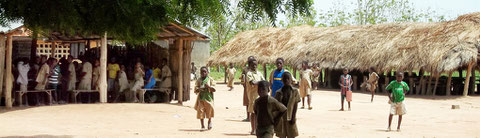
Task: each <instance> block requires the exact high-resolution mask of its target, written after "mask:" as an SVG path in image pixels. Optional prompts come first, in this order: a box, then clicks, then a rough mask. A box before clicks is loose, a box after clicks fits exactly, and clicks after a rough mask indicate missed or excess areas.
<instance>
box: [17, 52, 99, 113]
mask: <svg viewBox="0 0 480 138" xmlns="http://www.w3.org/2000/svg"><path fill="white" fill-rule="evenodd" d="M80 60H81V61H82V64H78V62H73V57H72V56H69V57H68V59H67V58H62V59H60V61H58V60H57V59H55V58H48V59H47V57H46V56H41V57H37V58H36V59H35V60H34V62H32V63H30V62H29V61H28V58H21V59H20V60H19V61H18V62H17V66H16V70H15V71H16V72H15V73H14V74H16V76H17V78H16V83H17V86H18V90H19V91H27V90H28V86H29V85H31V86H32V87H33V88H34V89H35V90H45V89H53V90H55V91H54V93H53V97H54V101H53V102H55V103H59V104H64V103H67V102H68V101H69V98H70V96H69V94H68V92H70V91H72V90H77V89H78V90H90V89H92V88H95V87H97V86H98V85H96V84H97V82H98V78H99V72H98V71H99V69H98V66H99V61H98V60H89V59H88V58H80ZM91 61H93V62H94V65H92V64H91V63H90V62H91ZM77 72H78V74H77ZM32 77H33V78H34V79H33V84H29V78H32ZM92 84H93V85H92ZM35 99H36V101H35V102H36V104H37V105H43V104H44V99H45V97H44V96H43V95H39V94H37V95H36V98H35ZM20 104H23V103H20Z"/></svg>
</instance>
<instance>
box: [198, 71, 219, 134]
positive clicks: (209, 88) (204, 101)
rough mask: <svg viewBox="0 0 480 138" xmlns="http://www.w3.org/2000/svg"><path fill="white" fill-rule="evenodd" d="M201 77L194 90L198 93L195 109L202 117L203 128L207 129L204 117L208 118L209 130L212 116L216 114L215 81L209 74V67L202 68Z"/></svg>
mask: <svg viewBox="0 0 480 138" xmlns="http://www.w3.org/2000/svg"><path fill="white" fill-rule="evenodd" d="M200 75H201V78H200V79H197V81H196V82H195V89H194V92H195V94H197V101H196V102H195V106H194V108H195V110H197V119H200V124H201V125H202V130H205V125H204V124H203V119H204V118H208V130H210V129H212V118H213V116H214V109H213V99H214V98H213V92H215V91H216V90H215V88H213V86H215V82H214V80H213V78H211V77H210V76H208V69H207V67H201V68H200Z"/></svg>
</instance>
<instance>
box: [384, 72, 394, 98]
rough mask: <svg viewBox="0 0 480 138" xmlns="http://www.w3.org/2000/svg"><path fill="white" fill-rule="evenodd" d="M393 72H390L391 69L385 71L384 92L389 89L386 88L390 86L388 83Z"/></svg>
mask: <svg viewBox="0 0 480 138" xmlns="http://www.w3.org/2000/svg"><path fill="white" fill-rule="evenodd" d="M391 74H392V73H391V72H390V70H389V71H387V72H385V83H383V93H386V92H387V90H386V89H385V88H386V87H387V86H388V84H390V75H391Z"/></svg>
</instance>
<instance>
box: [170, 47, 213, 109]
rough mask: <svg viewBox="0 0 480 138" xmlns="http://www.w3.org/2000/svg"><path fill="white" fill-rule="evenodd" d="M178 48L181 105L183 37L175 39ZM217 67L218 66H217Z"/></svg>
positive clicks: (181, 100)
mask: <svg viewBox="0 0 480 138" xmlns="http://www.w3.org/2000/svg"><path fill="white" fill-rule="evenodd" d="M177 41H178V42H177V48H178V71H177V72H178V76H177V78H178V79H177V81H178V85H177V86H178V88H177V89H178V104H180V105H183V39H177ZM217 67H218V66H217Z"/></svg>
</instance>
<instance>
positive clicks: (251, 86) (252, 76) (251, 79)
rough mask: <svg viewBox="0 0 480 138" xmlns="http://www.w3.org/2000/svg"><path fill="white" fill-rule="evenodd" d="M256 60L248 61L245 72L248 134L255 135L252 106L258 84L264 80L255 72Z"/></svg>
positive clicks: (260, 74) (256, 94) (256, 95)
mask: <svg viewBox="0 0 480 138" xmlns="http://www.w3.org/2000/svg"><path fill="white" fill-rule="evenodd" d="M257 65H258V63H257V60H256V59H251V60H249V61H248V68H249V70H248V72H247V97H248V113H250V114H251V115H250V123H251V126H252V132H251V133H250V134H252V135H255V116H254V115H253V105H254V104H255V100H256V99H257V97H258V92H257V91H258V82H260V81H263V80H265V78H264V77H263V75H262V73H260V72H259V71H258V70H257Z"/></svg>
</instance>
